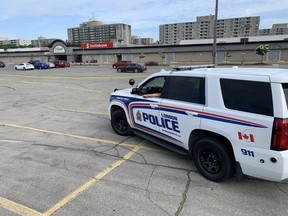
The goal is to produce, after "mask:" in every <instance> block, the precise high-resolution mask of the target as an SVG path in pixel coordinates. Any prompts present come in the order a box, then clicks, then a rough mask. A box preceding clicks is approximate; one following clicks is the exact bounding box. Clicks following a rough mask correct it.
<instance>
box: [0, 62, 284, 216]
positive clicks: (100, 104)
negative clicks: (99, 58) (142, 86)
mask: <svg viewBox="0 0 288 216" xmlns="http://www.w3.org/2000/svg"><path fill="white" fill-rule="evenodd" d="M271 67H272V66H271ZM161 68H162V67H160V66H157V67H149V66H148V70H147V71H146V72H144V73H118V72H117V71H116V70H115V69H113V68H112V66H111V65H99V66H95V65H94V66H92V65H84V66H73V65H72V66H71V67H69V68H58V69H47V70H31V71H20V70H17V71H16V70H14V69H13V65H10V66H7V67H6V68H4V69H3V68H0V101H1V103H0V131H1V133H0V149H1V151H0V181H1V184H0V215H5V216H14V215H29V216H30V215H31V216H34V215H59V216H60V215H61V216H62V215H65V216H66V215H69V216H79V215H81V216H91V215H101V216H102V215H105V216H106V215H109V216H110V215H145V216H146V215H149V216H152V215H157V216H158V215H182V216H184V215H187V216H188V215H189V216H190V215H201V216H206V215H207V216H210V215H222V216H226V215H227V216H228V215H229V216H230V215H239V216H240V215H245V216H249V215H251V216H252V215H253V216H258V215H259V216H260V215H261V216H263V215H275V216H276V215H277V216H282V215H283V216H284V215H288V181H287V180H286V181H283V182H278V183H276V182H269V181H263V180H259V179H254V178H247V179H245V180H244V181H243V182H236V180H235V178H232V179H230V180H228V181H226V182H223V183H215V182H211V181H208V180H206V179H205V178H203V177H202V176H201V175H200V174H199V173H198V171H197V170H196V168H195V166H194V163H193V160H191V159H190V158H189V157H184V156H182V155H177V154H176V153H174V152H171V151H168V150H166V149H163V148H161V147H158V146H156V145H154V144H153V143H151V142H148V141H145V140H143V139H142V138H139V137H135V136H131V137H122V136H118V135H116V134H115V133H114V132H113V130H112V128H111V126H110V122H109V119H108V104H109V95H110V93H111V92H112V91H113V90H114V88H126V87H129V84H128V80H129V79H130V78H134V79H135V80H136V83H139V82H140V81H142V80H143V79H144V78H146V77H147V76H149V75H150V74H152V73H154V72H157V71H160V70H161ZM165 68H169V67H168V66H167V67H165Z"/></svg>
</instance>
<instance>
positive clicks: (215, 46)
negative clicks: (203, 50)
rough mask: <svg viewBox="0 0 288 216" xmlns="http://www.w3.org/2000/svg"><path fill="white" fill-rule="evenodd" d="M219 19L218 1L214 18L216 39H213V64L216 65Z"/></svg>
mask: <svg viewBox="0 0 288 216" xmlns="http://www.w3.org/2000/svg"><path fill="white" fill-rule="evenodd" d="M217 19H218V0H216V4H215V16H214V39H213V53H212V57H213V61H212V63H213V64H214V65H215V64H216V55H217Z"/></svg>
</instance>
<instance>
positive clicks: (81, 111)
mask: <svg viewBox="0 0 288 216" xmlns="http://www.w3.org/2000/svg"><path fill="white" fill-rule="evenodd" d="M47 108H48V109H51V110H61V111H68V112H78V113H87V114H93V115H105V116H108V114H107V113H102V112H91V111H86V110H78V109H64V108H58V107H47Z"/></svg>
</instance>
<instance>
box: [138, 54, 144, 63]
mask: <svg viewBox="0 0 288 216" xmlns="http://www.w3.org/2000/svg"><path fill="white" fill-rule="evenodd" d="M142 58H145V55H144V53H141V54H140V55H139V62H141V59H142Z"/></svg>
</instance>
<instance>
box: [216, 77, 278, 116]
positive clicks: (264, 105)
mask: <svg viewBox="0 0 288 216" xmlns="http://www.w3.org/2000/svg"><path fill="white" fill-rule="evenodd" d="M220 84H221V91H222V95H223V100H224V105H225V107H226V108H228V109H233V110H239V111H244V112H249V113H256V114H261V115H268V116H273V113H274V112H273V101H272V90H271V85H270V83H268V82H255V81H246V80H233V79H220Z"/></svg>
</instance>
